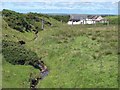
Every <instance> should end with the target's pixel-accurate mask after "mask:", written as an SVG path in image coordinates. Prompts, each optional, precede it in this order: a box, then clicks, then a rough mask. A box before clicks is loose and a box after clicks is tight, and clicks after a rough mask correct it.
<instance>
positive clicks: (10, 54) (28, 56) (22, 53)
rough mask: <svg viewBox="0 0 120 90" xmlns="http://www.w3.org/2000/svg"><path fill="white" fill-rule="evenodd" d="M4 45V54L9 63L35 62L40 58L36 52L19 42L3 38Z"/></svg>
mask: <svg viewBox="0 0 120 90" xmlns="http://www.w3.org/2000/svg"><path fill="white" fill-rule="evenodd" d="M2 46H3V48H2V54H3V56H4V58H5V59H6V61H8V62H9V63H12V64H20V65H24V64H34V61H36V60H38V59H39V58H38V56H37V54H36V53H34V52H32V51H31V50H27V49H25V48H24V46H23V45H20V44H19V43H17V42H12V41H6V40H3V43H2Z"/></svg>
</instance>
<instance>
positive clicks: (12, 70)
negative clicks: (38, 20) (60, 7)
mask: <svg viewBox="0 0 120 90" xmlns="http://www.w3.org/2000/svg"><path fill="white" fill-rule="evenodd" d="M55 21H56V20H55ZM53 22H54V19H53ZM117 36H118V35H117V25H110V26H106V25H103V26H101V25H100V26H99V25H98V26H94V25H78V26H68V25H66V24H59V26H56V27H47V28H46V30H44V31H40V32H39V33H38V37H37V39H35V40H32V39H33V38H34V34H33V33H32V32H25V33H21V32H19V31H16V30H14V29H11V28H10V27H9V26H8V24H7V23H6V22H5V21H4V20H3V40H6V41H12V42H15V43H17V42H18V41H19V40H24V41H25V42H26V44H25V45H23V46H22V47H24V48H25V50H30V51H31V52H33V53H35V54H36V55H37V56H36V57H37V58H40V57H42V60H43V61H44V62H45V64H46V65H47V67H48V69H49V75H48V76H47V77H45V79H43V80H42V81H40V83H39V84H38V85H37V87H39V88H117V87H118V77H117V76H118V56H117V55H118V52H117V45H118V43H117V42H118V41H117ZM8 46H9V45H8ZM11 47H12V46H11ZM12 48H13V49H14V46H13V47H12ZM8 53H9V52H6V54H8ZM13 57H16V56H13ZM28 57H29V56H28ZM8 59H9V57H8ZM18 59H19V58H18ZM18 59H17V60H18ZM25 59H26V58H25ZM2 60H3V87H4V88H13V87H15V88H21V87H25V88H28V87H29V82H28V79H29V74H30V73H31V72H34V76H36V75H39V70H37V69H35V68H33V67H32V66H30V65H13V64H11V63H8V61H9V60H11V61H12V59H11V58H10V59H9V60H7V58H6V57H4V54H3V59H2ZM28 61H31V59H30V60H28Z"/></svg>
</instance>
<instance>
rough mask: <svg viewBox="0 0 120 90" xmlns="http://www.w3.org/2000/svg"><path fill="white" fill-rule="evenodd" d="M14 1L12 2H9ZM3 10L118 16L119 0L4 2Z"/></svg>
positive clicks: (16, 0) (27, 0) (25, 0)
mask: <svg viewBox="0 0 120 90" xmlns="http://www.w3.org/2000/svg"><path fill="white" fill-rule="evenodd" d="M9 1H12V2H9ZM1 4H2V8H1V10H2V9H10V10H14V11H18V12H22V13H27V12H38V13H65V14H73V13H74V14H117V13H118V0H100V1H97V2H96V0H34V1H33V0H31V1H30V0H24V1H23V0H4V1H2V2H1Z"/></svg>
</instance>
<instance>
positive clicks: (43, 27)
mask: <svg viewBox="0 0 120 90" xmlns="http://www.w3.org/2000/svg"><path fill="white" fill-rule="evenodd" d="M42 30H44V19H42Z"/></svg>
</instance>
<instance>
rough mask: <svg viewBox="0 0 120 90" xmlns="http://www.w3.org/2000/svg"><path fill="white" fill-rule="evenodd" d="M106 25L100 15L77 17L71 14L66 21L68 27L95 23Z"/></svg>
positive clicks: (77, 15)
mask: <svg viewBox="0 0 120 90" xmlns="http://www.w3.org/2000/svg"><path fill="white" fill-rule="evenodd" d="M97 22H99V23H107V20H106V19H104V18H103V17H102V16H100V15H79V14H72V15H70V19H69V21H68V23H67V24H68V25H77V24H95V23H97Z"/></svg>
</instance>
